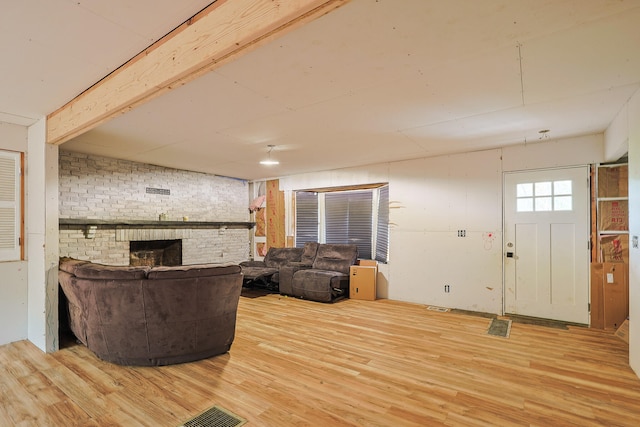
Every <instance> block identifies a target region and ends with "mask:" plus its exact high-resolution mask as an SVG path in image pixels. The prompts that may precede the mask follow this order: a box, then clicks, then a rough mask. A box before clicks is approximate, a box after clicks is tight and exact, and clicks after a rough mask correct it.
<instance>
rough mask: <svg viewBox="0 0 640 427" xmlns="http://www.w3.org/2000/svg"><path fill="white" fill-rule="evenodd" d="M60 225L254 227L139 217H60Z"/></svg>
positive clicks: (251, 225)
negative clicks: (149, 219)
mask: <svg viewBox="0 0 640 427" xmlns="http://www.w3.org/2000/svg"><path fill="white" fill-rule="evenodd" d="M59 224H60V225H66V226H79V227H86V226H92V225H93V226H100V227H101V228H253V227H254V226H255V225H256V223H255V222H248V221H153V220H151V221H147V220H137V219H122V220H120V219H91V218H60V219H59Z"/></svg>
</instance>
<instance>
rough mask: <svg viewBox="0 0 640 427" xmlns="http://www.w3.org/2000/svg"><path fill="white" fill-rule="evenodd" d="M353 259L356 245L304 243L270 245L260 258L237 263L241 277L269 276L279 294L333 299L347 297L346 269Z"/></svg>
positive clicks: (264, 277)
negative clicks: (264, 255) (294, 246)
mask: <svg viewBox="0 0 640 427" xmlns="http://www.w3.org/2000/svg"><path fill="white" fill-rule="evenodd" d="M300 251H302V252H300ZM272 252H273V253H272ZM357 259H358V247H357V246H356V245H344V244H326V243H306V244H305V245H304V248H270V249H269V251H268V252H267V256H266V257H265V260H264V261H245V262H242V263H240V265H241V266H242V270H243V273H244V274H245V278H247V277H248V278H253V277H262V278H263V279H262V280H267V279H266V277H271V280H272V282H271V283H270V286H271V287H272V288H273V289H277V290H278V291H279V292H280V293H281V294H283V295H291V296H295V297H299V298H304V299H309V300H312V301H318V302H333V301H335V300H336V299H338V298H341V297H345V296H348V293H349V268H350V267H351V266H352V265H354V264H355V263H356V261H357ZM276 260H277V261H276ZM274 277H275V278H277V279H275V281H274V279H273V278H274ZM245 280H246V279H245ZM249 280H252V279H249ZM253 280H255V279H253Z"/></svg>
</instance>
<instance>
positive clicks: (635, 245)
mask: <svg viewBox="0 0 640 427" xmlns="http://www.w3.org/2000/svg"><path fill="white" fill-rule="evenodd" d="M631 247H632V248H633V249H638V236H633V237H632V238H631Z"/></svg>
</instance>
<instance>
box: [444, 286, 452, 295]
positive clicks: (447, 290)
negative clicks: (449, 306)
mask: <svg viewBox="0 0 640 427" xmlns="http://www.w3.org/2000/svg"><path fill="white" fill-rule="evenodd" d="M450 290H451V286H449V285H444V292H445V293H447V294H448V293H449V291H450Z"/></svg>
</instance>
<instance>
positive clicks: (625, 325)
mask: <svg viewBox="0 0 640 427" xmlns="http://www.w3.org/2000/svg"><path fill="white" fill-rule="evenodd" d="M616 336H617V337H619V338H621V339H622V341H624V342H626V343H627V344H628V343H629V319H627V320H625V321H624V322H622V325H620V327H619V328H618V329H616Z"/></svg>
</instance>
